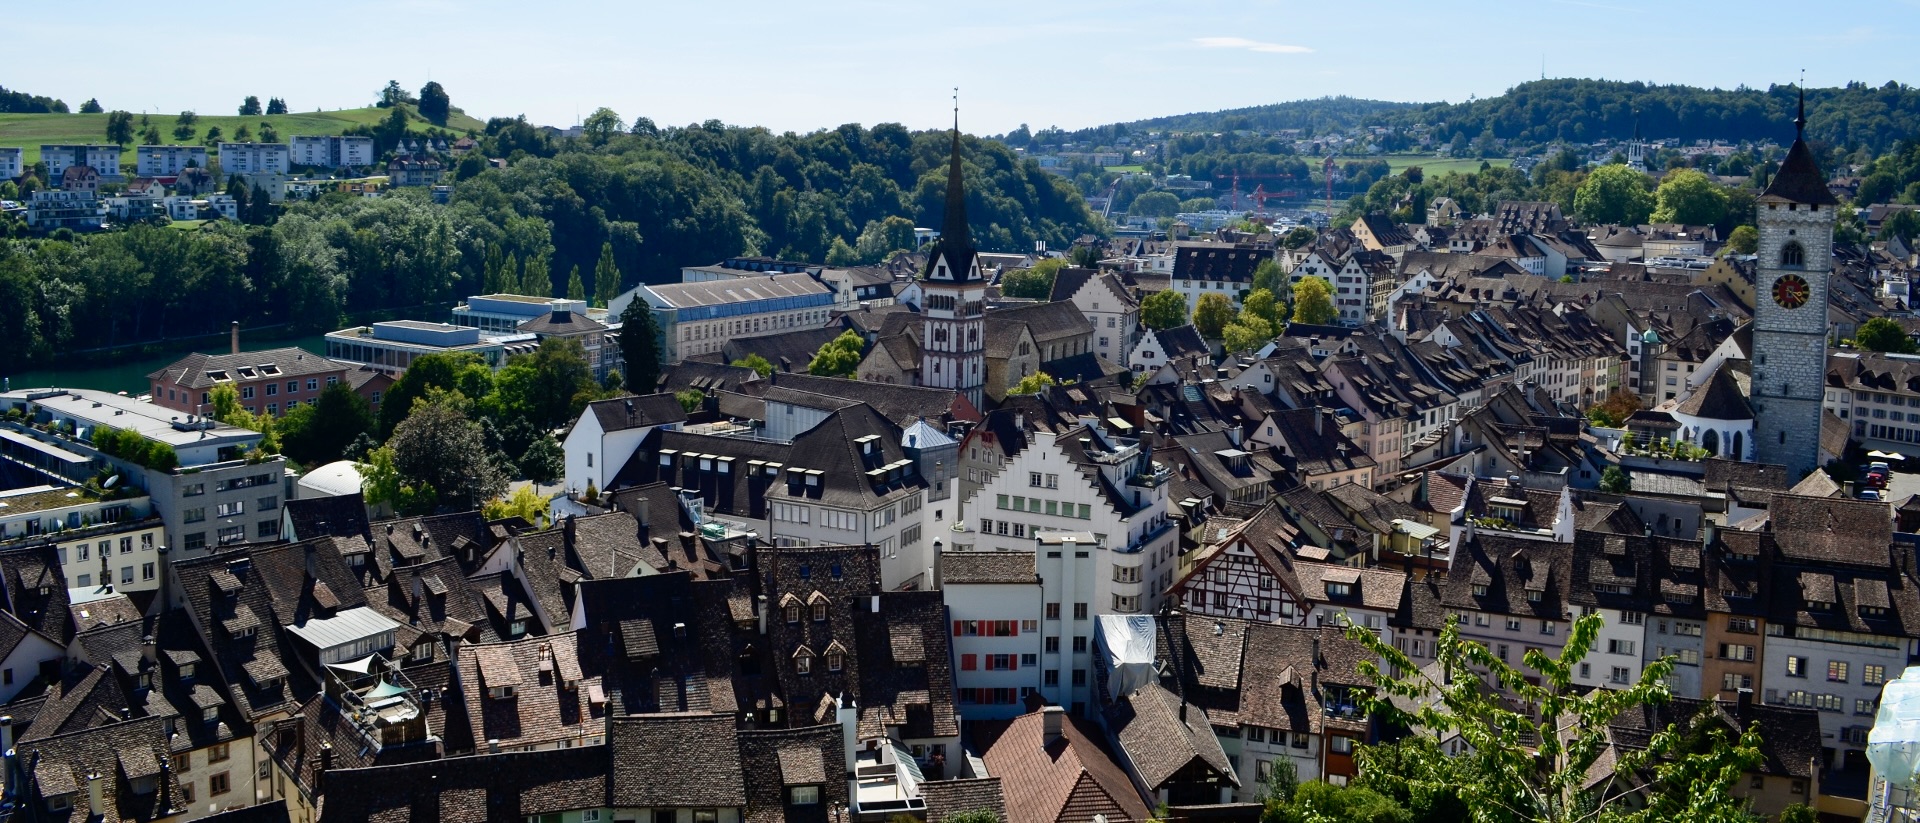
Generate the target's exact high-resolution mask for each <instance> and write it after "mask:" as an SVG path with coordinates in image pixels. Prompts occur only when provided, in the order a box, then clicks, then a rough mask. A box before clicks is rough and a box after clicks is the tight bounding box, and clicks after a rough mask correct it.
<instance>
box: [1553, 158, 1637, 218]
mask: <svg viewBox="0 0 1920 823" xmlns="http://www.w3.org/2000/svg"><path fill="white" fill-rule="evenodd" d="M1653 206H1654V199H1653V194H1652V193H1651V192H1649V191H1647V176H1646V175H1645V174H1642V173H1640V172H1638V171H1635V170H1633V169H1632V168H1631V167H1628V166H1625V165H1618V164H1614V165H1606V166H1601V167H1600V168H1597V169H1594V170H1593V171H1592V172H1591V173H1589V174H1588V175H1587V179H1586V182H1583V183H1581V184H1580V188H1579V189H1578V190H1576V191H1575V192H1574V194H1573V211H1574V213H1575V214H1577V215H1579V217H1580V219H1582V220H1585V221H1587V222H1589V223H1620V224H1624V225H1639V224H1641V223H1645V222H1646V221H1647V217H1648V216H1649V215H1651V214H1652V213H1653Z"/></svg>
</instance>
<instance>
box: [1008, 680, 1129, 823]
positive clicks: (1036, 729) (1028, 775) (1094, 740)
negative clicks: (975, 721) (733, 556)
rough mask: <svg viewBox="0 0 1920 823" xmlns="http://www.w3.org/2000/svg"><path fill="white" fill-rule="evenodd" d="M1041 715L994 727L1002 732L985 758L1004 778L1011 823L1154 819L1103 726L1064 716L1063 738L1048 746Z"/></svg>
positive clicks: (1118, 822)
mask: <svg viewBox="0 0 1920 823" xmlns="http://www.w3.org/2000/svg"><path fill="white" fill-rule="evenodd" d="M1053 710H1054V711H1056V712H1058V711H1060V709H1058V708H1057V707H1056V708H1054V709H1053ZM1063 714H1064V713H1063ZM1041 716H1042V712H1031V713H1028V714H1023V715H1020V716H1019V717H1016V718H1014V719H1013V720H1011V721H1008V722H1007V723H1006V724H1005V725H1004V726H1001V725H1000V724H993V725H994V726H996V727H999V733H998V734H997V735H995V736H994V740H993V742H992V744H991V745H989V746H988V747H987V750H986V753H985V754H984V755H982V758H981V759H982V760H984V761H985V762H986V764H987V772H988V773H989V774H996V775H999V776H1000V785H1001V789H1002V791H1003V792H1004V794H1005V797H1006V802H1007V816H1006V820H1007V823H1067V822H1068V821H1085V820H1092V819H1093V816H1094V815H1096V814H1103V815H1106V819H1107V820H1108V821H1109V823H1138V821H1145V820H1147V819H1148V818H1150V817H1152V815H1153V812H1152V810H1151V809H1150V808H1148V806H1147V804H1146V801H1144V800H1142V799H1141V797H1140V794H1139V792H1137V791H1135V790H1134V787H1133V782H1132V781H1131V780H1130V779H1128V777H1127V773H1126V771H1125V770H1124V769H1122V768H1121V767H1120V765H1119V764H1118V763H1116V762H1114V759H1113V755H1112V753H1111V752H1109V751H1108V750H1107V747H1106V746H1105V745H1104V744H1103V743H1102V742H1101V738H1102V735H1101V733H1100V730H1099V729H1098V728H1097V727H1095V726H1094V725H1093V724H1091V723H1088V722H1087V721H1084V720H1081V719H1079V718H1076V717H1072V716H1063V717H1062V718H1061V723H1060V737H1059V738H1058V739H1056V740H1054V741H1052V742H1048V741H1047V740H1046V736H1045V729H1044V728H1043V727H1042V717H1041Z"/></svg>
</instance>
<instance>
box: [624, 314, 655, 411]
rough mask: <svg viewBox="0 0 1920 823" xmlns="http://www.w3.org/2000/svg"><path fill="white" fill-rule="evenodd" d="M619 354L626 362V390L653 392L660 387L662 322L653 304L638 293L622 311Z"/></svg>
mask: <svg viewBox="0 0 1920 823" xmlns="http://www.w3.org/2000/svg"><path fill="white" fill-rule="evenodd" d="M620 358H621V360H622V361H624V362H625V366H624V367H623V368H624V372H623V373H624V374H625V375H626V378H627V391H630V392H633V393H634V394H653V393H654V392H657V391H659V390H660V324H659V322H658V321H656V320H655V319H654V316H653V307H652V306H650V305H648V304H647V301H645V300H642V299H640V297H639V296H638V295H635V296H634V298H633V300H631V301H630V302H628V303H627V308H626V310H625V311H622V312H620Z"/></svg>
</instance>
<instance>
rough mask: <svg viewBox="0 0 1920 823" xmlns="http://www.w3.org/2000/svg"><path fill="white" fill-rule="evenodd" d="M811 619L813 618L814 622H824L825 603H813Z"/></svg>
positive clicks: (825, 615)
mask: <svg viewBox="0 0 1920 823" xmlns="http://www.w3.org/2000/svg"><path fill="white" fill-rule="evenodd" d="M813 619H814V622H816V623H818V622H825V621H826V619H827V604H825V603H815V604H813Z"/></svg>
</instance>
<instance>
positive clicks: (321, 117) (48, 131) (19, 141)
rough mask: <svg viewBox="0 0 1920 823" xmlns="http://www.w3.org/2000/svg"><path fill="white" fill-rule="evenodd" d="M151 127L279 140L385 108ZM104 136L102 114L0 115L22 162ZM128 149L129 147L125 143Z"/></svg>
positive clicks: (419, 126) (359, 121) (450, 123)
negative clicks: (189, 127)
mask: <svg viewBox="0 0 1920 823" xmlns="http://www.w3.org/2000/svg"><path fill="white" fill-rule="evenodd" d="M147 116H148V118H150V120H151V122H152V123H153V125H154V126H156V127H158V128H159V129H160V137H161V139H162V140H163V141H164V142H166V143H168V144H180V143H198V142H200V141H201V140H202V139H204V137H205V136H206V133H207V129H208V128H210V127H212V126H219V127H220V134H221V135H222V137H223V138H224V139H227V140H231V139H233V135H234V132H236V131H238V130H239V129H240V127H241V126H246V127H247V128H248V129H249V130H250V131H252V132H254V135H255V136H254V138H253V139H256V140H257V139H259V136H258V135H259V131H260V124H261V123H263V122H264V123H272V124H273V128H274V130H276V131H278V132H279V133H280V139H281V140H282V141H285V140H286V139H287V138H289V137H292V136H294V135H296V134H339V133H341V132H343V131H346V130H347V129H348V128H351V127H353V126H371V125H375V124H378V123H380V122H381V121H383V120H385V119H386V118H387V110H386V109H379V108H373V107H367V108H364V109H342V110H340V111H312V112H299V113H295V114H275V115H270V116H268V115H263V116H260V117H239V116H236V115H230V114H229V115H215V114H202V115H200V121H199V122H198V123H196V124H195V125H194V128H195V129H196V130H197V131H196V132H195V139H193V140H176V139H174V136H173V119H174V118H175V117H176V116H178V113H177V112H176V113H175V114H151V115H147ZM410 124H411V127H412V129H413V130H414V131H420V132H424V131H426V130H427V129H430V128H433V124H432V123H428V122H427V121H426V120H424V119H421V118H420V116H419V115H414V114H411V113H410ZM485 126H486V123H484V122H481V121H479V120H476V119H474V118H472V117H469V116H467V115H465V114H460V113H455V114H454V115H453V116H452V117H449V118H448V119H447V128H448V129H449V130H451V131H454V132H465V131H467V130H469V129H471V130H474V131H479V130H480V129H482V128H485ZM144 130H145V127H143V126H141V125H140V115H138V114H135V115H134V116H133V131H134V140H135V142H136V143H137V142H138V141H139V139H140V138H139V134H140V132H142V131H144ZM106 141H107V116H106V115H104V114H0V146H19V147H21V148H24V149H26V162H27V163H28V164H33V163H37V162H39V160H40V146H41V144H43V143H105V142H106ZM128 148H129V149H131V148H132V146H129V147H128ZM121 158H122V161H123V162H129V163H130V162H132V161H133V160H132V158H133V155H132V153H131V152H129V153H127V154H124V155H122V156H121Z"/></svg>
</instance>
